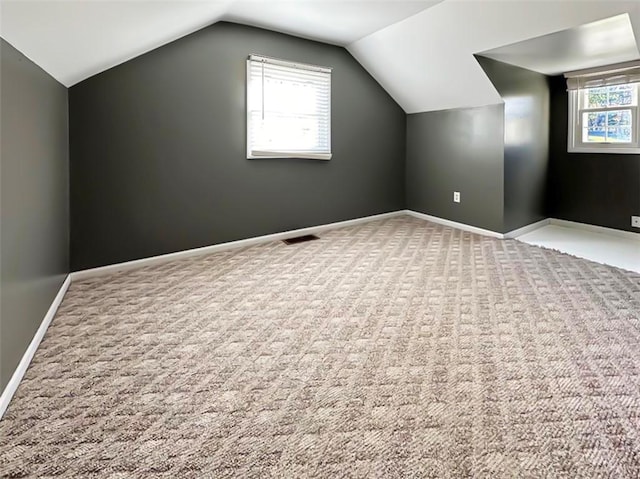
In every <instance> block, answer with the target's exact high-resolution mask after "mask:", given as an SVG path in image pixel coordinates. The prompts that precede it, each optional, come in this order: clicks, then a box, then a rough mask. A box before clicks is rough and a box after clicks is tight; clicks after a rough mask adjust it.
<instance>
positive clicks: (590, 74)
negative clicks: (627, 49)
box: [564, 61, 640, 91]
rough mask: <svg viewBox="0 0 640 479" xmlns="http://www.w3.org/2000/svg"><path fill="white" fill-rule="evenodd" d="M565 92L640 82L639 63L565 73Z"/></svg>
mask: <svg viewBox="0 0 640 479" xmlns="http://www.w3.org/2000/svg"><path fill="white" fill-rule="evenodd" d="M564 76H565V78H566V79H567V90H569V91H572V90H583V89H586V88H597V87H606V86H615V85H627V84H629V83H638V82H640V62H637V61H635V62H628V63H620V64H617V65H609V66H607V67H604V68H594V69H591V70H582V71H577V72H570V73H565V75H564Z"/></svg>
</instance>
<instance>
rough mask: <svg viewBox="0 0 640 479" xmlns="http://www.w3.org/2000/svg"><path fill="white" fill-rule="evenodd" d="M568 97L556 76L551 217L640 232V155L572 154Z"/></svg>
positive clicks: (551, 142)
mask: <svg viewBox="0 0 640 479" xmlns="http://www.w3.org/2000/svg"><path fill="white" fill-rule="evenodd" d="M568 101H569V97H568V94H567V91H566V82H565V80H564V78H563V77H562V76H558V77H553V78H551V138H550V173H549V189H548V195H547V202H548V205H549V207H548V213H549V216H551V217H553V218H560V219H564V220H569V221H578V222H580V223H588V224H593V225H599V226H605V227H608V228H616V229H620V230H627V231H634V232H636V233H637V232H638V231H639V230H638V228H632V227H631V216H632V215H640V155H614V154H604V153H567V133H568V123H567V122H568Z"/></svg>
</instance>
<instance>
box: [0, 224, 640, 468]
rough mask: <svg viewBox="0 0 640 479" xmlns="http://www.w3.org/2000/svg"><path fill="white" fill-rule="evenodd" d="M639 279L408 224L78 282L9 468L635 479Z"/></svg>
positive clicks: (0, 429)
mask: <svg viewBox="0 0 640 479" xmlns="http://www.w3.org/2000/svg"><path fill="white" fill-rule="evenodd" d="M639 325H640V276H639V275H635V274H633V273H629V272H625V271H622V270H618V269H615V268H611V267H607V266H602V265H599V264H595V263H591V262H588V261H585V260H581V259H577V258H572V257H570V256H567V255H563V254H560V253H557V252H554V251H551V250H544V249H540V248H537V247H532V246H529V245H526V244H523V243H519V242H517V241H513V240H506V241H501V240H496V239H491V238H487V237H482V236H478V235H473V234H470V233H465V232H461V231H458V230H455V229H451V228H447V227H443V226H439V225H435V224H431V223H427V222H424V221H421V220H415V219H411V218H409V217H397V218H392V219H389V220H385V221H377V222H372V223H368V224H365V225H362V226H358V227H352V228H345V229H340V230H334V231H331V232H327V233H324V234H322V235H321V239H320V240H317V241H312V242H309V243H302V244H298V245H292V246H286V245H284V244H282V243H270V244H267V245H262V246H257V247H252V248H248V249H244V250H235V251H230V252H226V253H221V254H215V255H210V256H206V257H199V258H193V259H189V260H184V261H176V262H173V263H169V264H165V265H162V266H155V267H148V268H144V269H140V270H136V271H131V272H127V273H122V274H118V275H114V276H110V277H102V278H96V279H93V280H87V281H84V282H77V283H73V284H72V286H71V288H70V289H69V292H68V293H67V296H66V298H65V300H64V302H63V304H62V306H61V308H60V310H59V312H58V315H57V316H56V318H55V319H54V321H53V323H52V325H51V327H50V329H49V331H48V333H47V335H46V337H45V339H44V341H43V342H42V345H41V347H40V349H39V350H38V352H37V354H36V356H35V358H34V361H33V363H32V365H31V367H30V368H29V370H28V372H27V374H26V377H25V379H24V381H23V382H22V384H21V386H20V388H19V389H18V392H17V394H16V396H15V398H14V400H13V402H12V403H11V405H10V406H9V409H8V410H7V413H6V416H5V418H4V419H3V420H2V421H0V475H2V476H8V477H21V476H31V477H47V476H63V477H70V476H81V477H91V476H95V477H122V478H133V477H161V476H162V477H171V478H182V477H211V478H219V477H243V478H244V477H255V478H264V477H282V478H285V477H286V478H299V477H437V478H449V477H451V478H459V477H490V478H496V477H505V478H506V477H508V478H513V477H532V478H533V477H566V478H579V477H583V478H587V477H589V478H591V477H612V478H613V477H615V478H621V477H629V478H632V477H634V478H637V477H640V331H639V329H638V328H639Z"/></svg>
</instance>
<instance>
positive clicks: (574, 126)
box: [567, 83, 640, 155]
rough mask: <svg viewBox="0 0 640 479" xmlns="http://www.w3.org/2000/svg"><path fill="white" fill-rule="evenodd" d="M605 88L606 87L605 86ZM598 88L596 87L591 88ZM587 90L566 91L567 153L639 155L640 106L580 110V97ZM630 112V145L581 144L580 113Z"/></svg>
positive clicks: (639, 88) (639, 94)
mask: <svg viewBox="0 0 640 479" xmlns="http://www.w3.org/2000/svg"><path fill="white" fill-rule="evenodd" d="M635 85H636V90H637V95H638V101H639V102H640V83H635ZM605 86H606V85H605ZM592 88H598V87H595V86H594V87H592ZM588 89H589V88H581V89H572V90H569V91H568V96H569V102H568V108H569V111H568V120H569V121H568V135H567V152H569V153H606V154H609V153H612V154H631V155H636V154H639V153H640V105H637V106H628V107H625V106H622V107H621V106H616V107H611V108H580V95H581V94H582V93H583V92H584V91H585V90H588ZM613 110H631V112H632V113H631V114H632V121H633V122H634V123H633V129H632V140H633V141H632V142H631V143H583V142H582V140H581V138H582V113H584V112H589V111H598V112H600V111H613Z"/></svg>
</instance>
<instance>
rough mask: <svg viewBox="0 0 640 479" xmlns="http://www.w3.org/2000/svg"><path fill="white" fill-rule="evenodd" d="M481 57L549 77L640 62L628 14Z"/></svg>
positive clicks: (539, 38) (529, 41)
mask: <svg viewBox="0 0 640 479" xmlns="http://www.w3.org/2000/svg"><path fill="white" fill-rule="evenodd" d="M481 54H482V55H483V56H486V57H489V58H493V59H494V60H499V61H502V62H506V63H511V64H512V65H517V66H520V67H523V68H527V69H529V70H534V71H537V72H540V73H544V74H545V75H558V74H560V73H565V72H569V71H573V70H584V69H587V68H593V67H598V66H602V65H607V64H612V63H622V62H627V61H631V60H637V59H638V58H640V53H638V44H637V43H636V39H635V36H634V34H633V28H632V27H631V21H630V20H629V15H628V14H626V13H625V14H623V15H617V16H615V17H610V18H606V19H604V20H598V21H597V22H592V23H587V24H586V25H580V26H579V27H574V28H569V29H567V30H562V31H559V32H555V33H550V34H548V35H543V36H541V37H536V38H532V39H530V40H525V41H523V42H518V43H513V44H511V45H507V46H504V47H499V48H494V49H492V50H489V51H486V52H482V53H481Z"/></svg>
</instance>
